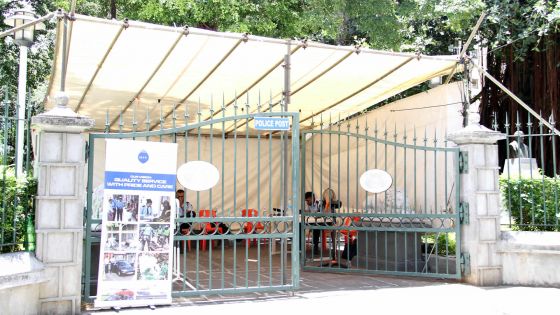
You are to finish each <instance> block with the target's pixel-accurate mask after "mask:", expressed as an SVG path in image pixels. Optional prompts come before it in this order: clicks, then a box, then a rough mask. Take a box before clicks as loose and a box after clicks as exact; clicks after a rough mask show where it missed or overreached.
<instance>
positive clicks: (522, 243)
mask: <svg viewBox="0 0 560 315" xmlns="http://www.w3.org/2000/svg"><path fill="white" fill-rule="evenodd" d="M498 252H499V253H500V254H501V257H502V264H503V269H502V270H503V271H502V275H503V283H504V284H508V285H527V286H555V287H558V286H560V272H558V266H560V232H525V231H523V232H513V231H502V234H501V240H500V243H499V246H498Z"/></svg>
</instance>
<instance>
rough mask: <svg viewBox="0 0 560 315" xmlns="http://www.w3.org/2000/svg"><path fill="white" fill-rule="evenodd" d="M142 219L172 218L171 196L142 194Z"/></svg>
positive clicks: (162, 219)
mask: <svg viewBox="0 0 560 315" xmlns="http://www.w3.org/2000/svg"><path fill="white" fill-rule="evenodd" d="M139 211H140V221H142V222H169V221H170V220H171V197H170V196H169V195H167V196H162V195H161V194H145V195H141V196H140V210H139Z"/></svg>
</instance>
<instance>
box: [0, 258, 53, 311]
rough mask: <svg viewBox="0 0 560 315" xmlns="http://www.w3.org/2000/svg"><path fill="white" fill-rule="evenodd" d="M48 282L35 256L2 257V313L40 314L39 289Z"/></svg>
mask: <svg viewBox="0 0 560 315" xmlns="http://www.w3.org/2000/svg"><path fill="white" fill-rule="evenodd" d="M48 280H49V279H48V278H47V276H46V274H45V269H44V266H43V264H42V263H41V262H40V261H38V260H37V258H35V256H34V255H33V254H30V253H26V252H18V253H10V254H2V255H0V313H2V314H39V313H40V303H39V287H40V285H41V284H42V283H44V282H47V281H48Z"/></svg>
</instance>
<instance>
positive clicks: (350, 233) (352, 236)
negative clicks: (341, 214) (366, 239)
mask: <svg viewBox="0 0 560 315" xmlns="http://www.w3.org/2000/svg"><path fill="white" fill-rule="evenodd" d="M352 221H354V222H358V221H360V217H346V218H344V222H343V224H342V225H343V226H350V225H352ZM340 233H341V234H342V235H344V243H345V244H347V245H350V242H353V241H355V240H356V236H357V234H358V232H357V231H356V230H341V231H340Z"/></svg>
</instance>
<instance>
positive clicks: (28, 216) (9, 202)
mask: <svg viewBox="0 0 560 315" xmlns="http://www.w3.org/2000/svg"><path fill="white" fill-rule="evenodd" d="M1 94H2V96H1V97H2V103H1V104H2V106H1V110H2V115H1V116H0V163H1V165H0V178H1V179H2V180H1V184H0V253H7V252H16V251H22V250H34V249H35V246H34V243H35V229H34V227H33V220H34V213H35V212H34V208H35V202H34V195H35V187H36V185H35V181H34V179H32V177H31V176H30V175H31V174H30V172H29V170H30V165H31V160H32V154H31V134H30V120H31V118H30V117H31V113H32V106H29V108H28V109H27V115H26V116H27V117H21V119H23V120H24V130H22V131H20V132H24V137H23V139H24V154H23V160H22V161H18V160H17V158H16V152H15V151H16V147H17V138H18V137H17V133H18V132H19V131H18V130H17V124H18V120H19V119H20V118H19V117H18V116H17V112H18V111H17V106H18V105H17V102H15V101H14V99H13V97H12V95H10V94H9V93H8V89H7V88H4V89H2V90H1ZM13 96H15V95H13ZM18 165H22V167H23V170H24V174H23V175H20V176H17V174H16V169H17V167H18Z"/></svg>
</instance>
